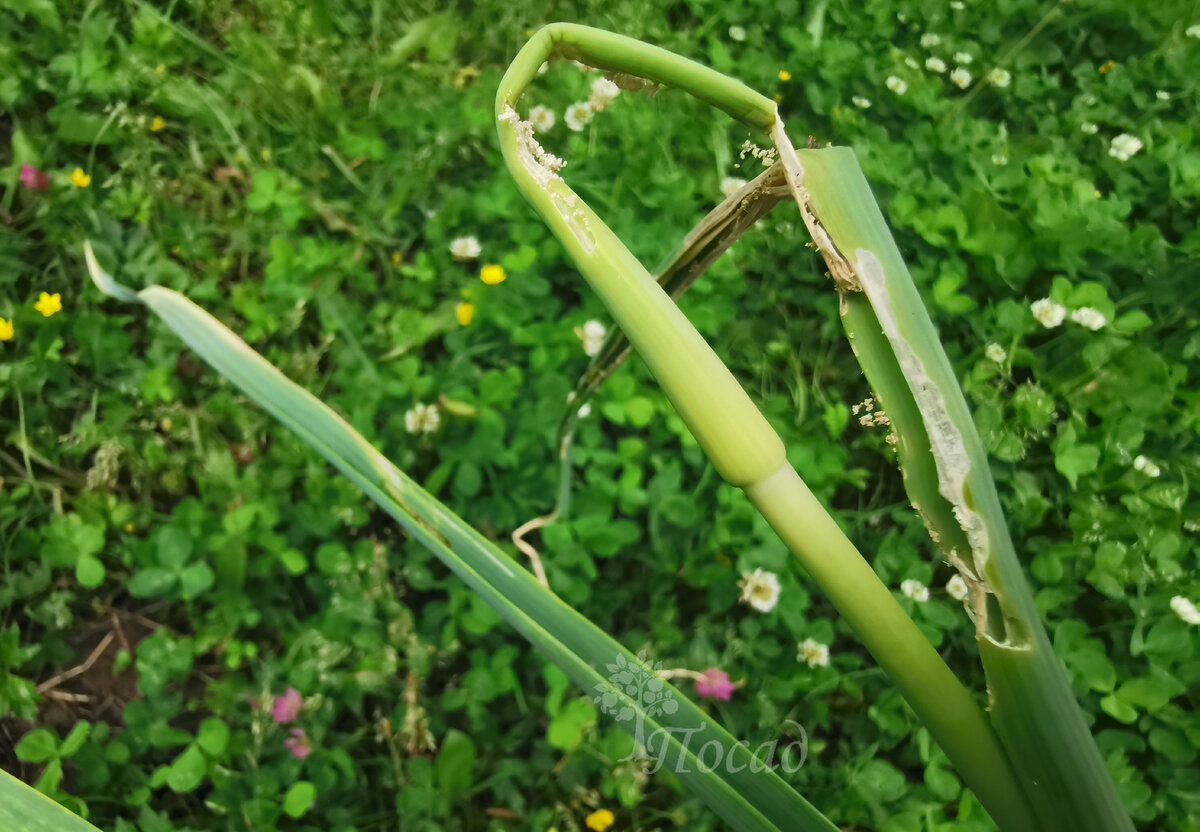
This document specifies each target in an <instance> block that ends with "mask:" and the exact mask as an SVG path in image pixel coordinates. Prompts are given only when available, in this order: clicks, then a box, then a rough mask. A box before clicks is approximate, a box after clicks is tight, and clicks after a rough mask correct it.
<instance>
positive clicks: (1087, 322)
mask: <svg viewBox="0 0 1200 832" xmlns="http://www.w3.org/2000/svg"><path fill="white" fill-rule="evenodd" d="M1071 320H1072V321H1074V322H1075V323H1077V324H1079V325H1080V326H1086V327H1087V328H1088V329H1090V330H1091V331H1092V332H1095V331H1096V330H1098V329H1104V325H1105V324H1106V323H1108V318H1106V317H1104V315H1103V314H1102V313H1100V312H1097V311H1096V310H1095V309H1093V308H1092V307H1090V306H1081V307H1079V308H1078V309H1076V310H1075V311H1074V312H1072V313H1071Z"/></svg>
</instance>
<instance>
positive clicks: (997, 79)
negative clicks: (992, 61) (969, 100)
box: [987, 67, 1012, 87]
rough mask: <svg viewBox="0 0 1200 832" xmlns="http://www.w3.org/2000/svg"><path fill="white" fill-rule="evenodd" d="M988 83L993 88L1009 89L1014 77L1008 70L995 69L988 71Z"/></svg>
mask: <svg viewBox="0 0 1200 832" xmlns="http://www.w3.org/2000/svg"><path fill="white" fill-rule="evenodd" d="M987 81H988V83H989V84H991V85H992V86H993V87H1007V86H1008V85H1009V84H1011V83H1012V75H1011V74H1010V73H1009V71H1008V70H1007V69H1001V68H1000V67H994V68H992V69H989V70H988V74H987Z"/></svg>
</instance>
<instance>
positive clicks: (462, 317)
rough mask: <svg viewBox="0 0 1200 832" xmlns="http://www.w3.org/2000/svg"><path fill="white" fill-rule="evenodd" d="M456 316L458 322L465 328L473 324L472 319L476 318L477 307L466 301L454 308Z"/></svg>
mask: <svg viewBox="0 0 1200 832" xmlns="http://www.w3.org/2000/svg"><path fill="white" fill-rule="evenodd" d="M454 315H455V317H457V318H458V322H459V323H460V324H462V325H463V326H466V325H467V324H469V323H471V318H473V317H474V316H475V305H474V304H471V303H467V302H466V301H464V302H462V303H460V304H459V305H458V306H456V307H454Z"/></svg>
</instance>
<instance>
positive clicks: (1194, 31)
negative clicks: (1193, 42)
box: [1183, 23, 1200, 38]
mask: <svg viewBox="0 0 1200 832" xmlns="http://www.w3.org/2000/svg"><path fill="white" fill-rule="evenodd" d="M1183 33H1184V34H1185V35H1187V36H1188V37H1189V38H1200V23H1193V24H1192V25H1191V26H1189V27H1187V29H1185V30H1184V32H1183Z"/></svg>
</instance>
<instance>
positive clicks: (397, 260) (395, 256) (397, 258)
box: [392, 251, 404, 266]
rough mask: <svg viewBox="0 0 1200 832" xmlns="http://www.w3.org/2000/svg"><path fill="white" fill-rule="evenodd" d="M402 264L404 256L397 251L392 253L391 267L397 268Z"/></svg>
mask: <svg viewBox="0 0 1200 832" xmlns="http://www.w3.org/2000/svg"><path fill="white" fill-rule="evenodd" d="M403 262H404V255H403V254H401V253H400V252H398V251H393V252H392V265H393V266H399V265H400V264H401V263H403Z"/></svg>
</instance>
